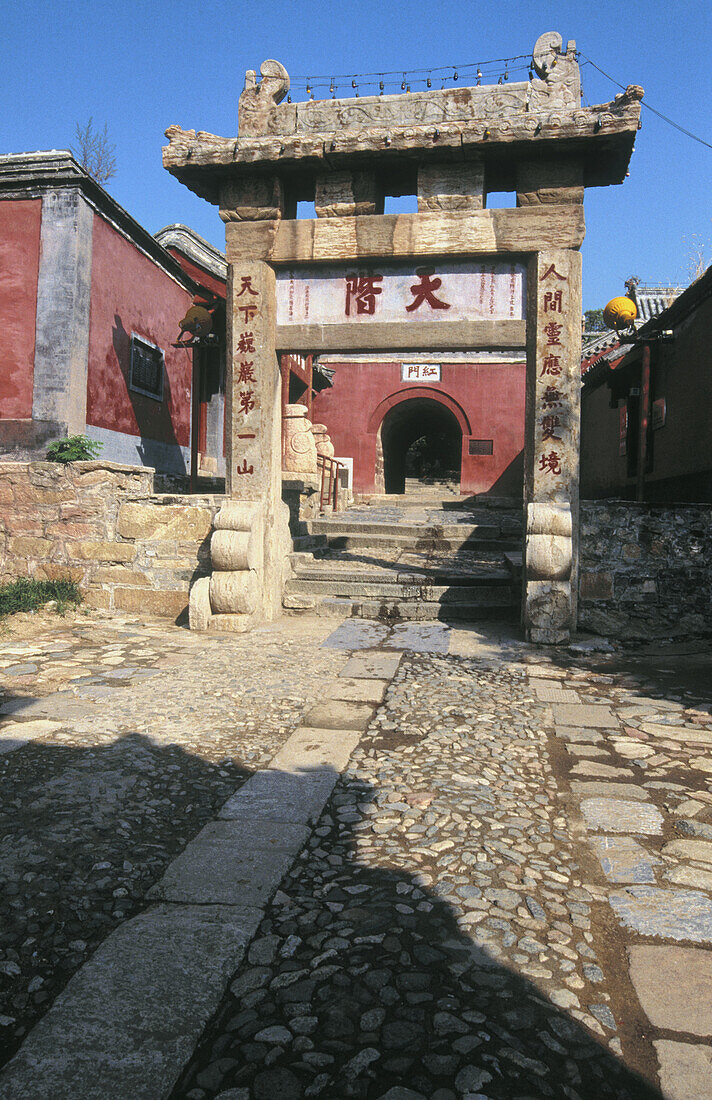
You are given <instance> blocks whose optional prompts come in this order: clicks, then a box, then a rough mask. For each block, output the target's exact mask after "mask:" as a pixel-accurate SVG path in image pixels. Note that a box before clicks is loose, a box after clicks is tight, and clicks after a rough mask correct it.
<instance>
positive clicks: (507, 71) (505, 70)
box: [504, 66, 509, 80]
mask: <svg viewBox="0 0 712 1100" xmlns="http://www.w3.org/2000/svg"><path fill="white" fill-rule="evenodd" d="M504 79H505V80H509V69H508V68H507V67H506V66H505V69H504Z"/></svg>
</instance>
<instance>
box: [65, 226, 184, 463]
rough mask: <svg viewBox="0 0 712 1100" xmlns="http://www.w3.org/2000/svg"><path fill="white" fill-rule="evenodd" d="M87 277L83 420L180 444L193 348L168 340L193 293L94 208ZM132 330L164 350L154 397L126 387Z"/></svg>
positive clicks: (181, 442)
mask: <svg viewBox="0 0 712 1100" xmlns="http://www.w3.org/2000/svg"><path fill="white" fill-rule="evenodd" d="M91 280H92V293H91V313H90V320H89V370H88V381H87V424H93V425H95V426H96V427H99V428H108V429H110V430H111V431H115V432H124V433H126V434H128V435H140V436H143V437H144V438H147V439H156V440H159V441H160V442H162V443H177V444H178V445H179V446H182V447H187V446H188V443H189V440H190V388H191V378H192V365H191V364H192V353H191V352H190V351H182V350H181V349H180V348H172V347H171V344H172V343H173V342H174V341H175V340H177V338H178V322H179V321H180V320H181V319H182V318H183V317H184V316H185V313H186V311H187V309H188V307H189V306H190V304H191V302H192V295H191V294H190V292H189V291H187V290H185V289H184V288H183V287H181V286H179V285H178V283H176V282H175V280H174V279H172V278H170V276H168V275H167V274H166V273H165V272H164V271H162V270H161V268H160V267H158V266H157V265H156V264H155V263H153V262H152V261H151V260H149V259H148V258H147V257H146V256H144V255H143V253H142V252H139V250H138V248H136V246H135V245H133V244H131V242H130V241H127V240H126V239H125V238H124V237H122V236H121V235H120V234H119V233H117V232H116V230H115V229H112V227H111V226H110V225H108V224H107V222H105V221H104V220H103V219H102V218H101V217H99V215H98V214H95V215H94V244H93V253H92V276H91ZM132 333H136V335H137V336H141V337H143V338H144V339H145V340H148V341H149V342H150V343H152V344H156V345H157V346H158V347H160V348H162V349H163V351H164V352H165V367H166V369H165V376H164V388H163V401H161V402H159V401H154V400H153V399H152V398H150V397H146V396H144V395H143V394H140V393H134V391H133V390H130V389H129V385H128V383H129V368H130V341H131V334H132Z"/></svg>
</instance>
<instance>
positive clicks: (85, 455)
mask: <svg viewBox="0 0 712 1100" xmlns="http://www.w3.org/2000/svg"><path fill="white" fill-rule="evenodd" d="M103 446H104V444H103V443H99V441H98V440H97V439H89V437H88V436H86V435H70V436H68V437H67V438H66V439H55V441H54V443H50V445H49V447H48V448H47V461H48V462H87V461H89V460H90V459H92V458H96V457H97V455H98V454H99V451H100V450H101V448H102V447H103Z"/></svg>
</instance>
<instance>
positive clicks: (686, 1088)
mask: <svg viewBox="0 0 712 1100" xmlns="http://www.w3.org/2000/svg"><path fill="white" fill-rule="evenodd" d="M653 1046H654V1047H655V1051H656V1053H657V1056H658V1062H659V1063H660V1087H661V1089H662V1092H663V1095H664V1097H665V1100H702V1098H703V1097H707V1096H712V1047H709V1046H702V1045H701V1044H697V1043H676V1042H673V1041H672V1040H671V1039H656V1040H655V1042H654V1043H653Z"/></svg>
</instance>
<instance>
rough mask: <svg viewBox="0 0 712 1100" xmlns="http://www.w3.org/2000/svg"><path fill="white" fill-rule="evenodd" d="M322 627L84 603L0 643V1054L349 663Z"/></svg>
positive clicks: (135, 907)
mask: <svg viewBox="0 0 712 1100" xmlns="http://www.w3.org/2000/svg"><path fill="white" fill-rule="evenodd" d="M69 620H71V624H70V621H69ZM329 629H330V628H329V626H328V625H324V623H319V622H316V621H311V622H307V623H305V622H302V621H294V620H289V621H285V622H283V623H280V627H279V629H278V630H277V629H276V628H271V627H263V628H262V629H260V630H258V631H255V632H253V633H252V634H250V635H249V637H248V636H246V635H240V636H234V635H233V636H220V637H212V636H210V637H205V636H198V635H195V634H191V633H190V632H189V631H187V630H178V629H176V628H175V627H170V626H167V625H166V624H165V622H160V621H158V620H150V621H146V622H142V621H141V620H138V619H135V618H120V617H112V618H108V617H103V616H102V614H101V613H92V614H90V615H89V616H85V615H82V614H79V615H71V616H68V621H66V625H65V622H63V620H61V619H59V620H56V625H55V626H54V627H53V628H50V630H49V631H48V632H46V633H43V634H40V635H38V636H36V637H33V638H28V639H22V638H17V637H13V636H12V635H5V636H0V682H1V683H2V686H3V692H4V695H3V702H2V704H1V705H0V715H2V718H1V719H0V1052H1V1053H2V1059H0V1061H4V1060H5V1059H6V1058H7V1057H8V1055H10V1054H11V1053H12V1051H13V1050H14V1049H15V1048H16V1046H17V1044H18V1042H19V1041H20V1040H21V1039H22V1037H23V1036H24V1035H25V1034H26V1032H27V1030H28V1028H30V1027H31V1026H32V1024H33V1022H34V1021H35V1020H36V1019H37V1018H38V1017H39V1016H40V1015H41V1014H42V1013H43V1012H44V1011H45V1010H46V1008H47V1007H48V1006H49V1004H51V1002H52V999H53V998H54V996H55V995H56V993H57V992H58V991H59V990H60V989H61V988H62V987H63V986H64V985H65V984H66V982H67V980H68V979H69V978H70V977H71V975H72V974H73V973H74V971H75V970H76V969H77V968H78V967H79V966H81V964H82V963H83V962H84V960H85V959H86V958H88V957H89V956H90V955H91V953H92V951H93V950H94V949H95V947H96V946H97V944H98V943H100V942H101V941H102V940H103V939H104V938H105V936H106V935H107V934H108V933H109V932H110V931H111V929H112V928H114V927H115V926H116V925H117V924H119V923H120V922H122V921H124V920H125V919H127V918H128V917H130V916H131V915H133V914H134V913H135V912H136V911H137V910H138V909H140V908H141V906H142V904H143V899H144V897H145V894H146V891H147V890H148V888H149V887H150V886H151V885H152V884H153V883H154V882H155V881H156V880H157V879H159V878H160V877H161V875H162V874H163V871H164V870H165V868H166V866H167V864H168V863H169V862H170V861H171V860H172V859H173V858H174V857H175V856H176V855H177V854H178V852H180V851H181V849H182V848H183V847H184V846H185V844H186V843H187V841H188V840H189V839H190V838H191V837H193V836H194V835H195V834H196V833H197V832H198V831H199V830H200V829H201V828H202V827H203V825H205V824H206V822H208V821H210V820H212V819H213V818H214V817H215V816H216V814H217V812H218V810H219V808H220V806H221V805H222V804H223V803H224V802H225V800H226V799H227V798H228V797H229V796H230V795H231V794H232V792H233V791H234V790H235V789H236V788H237V787H238V786H240V784H241V783H242V782H243V781H244V780H245V779H246V778H247V777H248V776H249V775H250V774H251V773H252V772H254V771H256V770H258V769H260V768H262V767H263V766H264V765H265V764H266V763H267V761H268V760H269V759H270V758H271V757H272V756H273V755H274V754H275V753H276V752H277V751H278V749H279V748H280V746H281V745H282V744H283V743H284V741H285V740H286V739H287V737H288V736H289V735H290V733H291V732H292V730H293V729H294V727H295V726H296V725H297V724H298V722H299V720H300V717H301V714H302V711H303V709H304V707H305V705H306V704H307V703H308V702H309V700H310V699H312V698H313V696H314V694H315V693H316V692H318V690H319V685H320V684H321V683H322V682H323V680H324V679H325V678H327V679H328V678H329V677H330V676H332V675H333V674H334V671H335V669H336V668H337V667H338V666H339V665H340V664H341V663H343V659H342V657H341V656H340V655H339V654H338V653H337V652H335V651H334V650H330V649H325V648H320V645H319V643H320V642H321V641H322V639H323V638H324V636H325V635H326V634H327V633H328V632H329Z"/></svg>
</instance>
